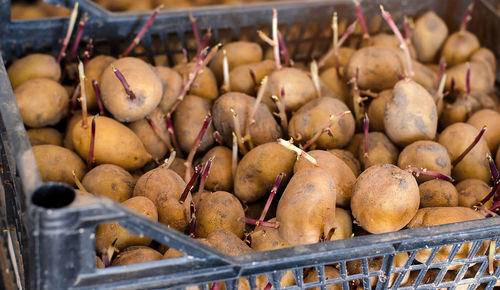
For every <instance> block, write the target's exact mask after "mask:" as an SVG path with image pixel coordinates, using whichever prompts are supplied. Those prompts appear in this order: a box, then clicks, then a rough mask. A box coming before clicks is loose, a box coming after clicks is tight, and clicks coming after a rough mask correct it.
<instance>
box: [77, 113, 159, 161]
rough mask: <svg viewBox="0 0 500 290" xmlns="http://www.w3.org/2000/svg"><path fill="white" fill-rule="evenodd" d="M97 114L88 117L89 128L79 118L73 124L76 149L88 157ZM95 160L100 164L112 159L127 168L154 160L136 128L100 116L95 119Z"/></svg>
mask: <svg viewBox="0 0 500 290" xmlns="http://www.w3.org/2000/svg"><path fill="white" fill-rule="evenodd" d="M92 119H93V117H88V118H87V124H88V126H87V128H83V126H82V122H81V121H79V122H78V123H77V124H75V125H74V126H73V132H72V135H73V145H74V147H75V151H76V152H77V153H78V154H79V155H80V156H81V157H82V158H85V159H86V158H87V156H88V154H89V150H90V137H91V127H92V126H91V124H92ZM95 124H96V125H95V127H96V130H95V144H94V161H95V163H96V164H103V163H111V164H115V165H118V166H120V167H122V168H123V169H126V170H135V169H138V168H141V167H143V166H144V165H145V164H146V163H147V162H148V161H150V160H151V155H150V154H149V153H148V152H147V151H146V149H145V148H144V145H143V144H142V142H141V140H140V139H139V138H138V137H137V135H135V134H134V132H133V131H132V130H130V129H129V128H127V127H126V126H125V125H123V124H121V123H120V122H118V121H116V120H114V119H111V118H108V117H101V116H99V117H98V118H97V119H96V120H95Z"/></svg>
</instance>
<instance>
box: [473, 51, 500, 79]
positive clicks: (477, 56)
mask: <svg viewBox="0 0 500 290" xmlns="http://www.w3.org/2000/svg"><path fill="white" fill-rule="evenodd" d="M470 61H471V62H476V61H477V62H483V63H484V64H485V65H487V66H488V67H489V68H490V71H491V74H492V75H496V73H497V59H496V57H495V54H494V53H493V52H492V51H491V50H489V49H488V48H486V47H481V48H480V49H478V50H476V52H474V53H473V54H472V55H471V57H470Z"/></svg>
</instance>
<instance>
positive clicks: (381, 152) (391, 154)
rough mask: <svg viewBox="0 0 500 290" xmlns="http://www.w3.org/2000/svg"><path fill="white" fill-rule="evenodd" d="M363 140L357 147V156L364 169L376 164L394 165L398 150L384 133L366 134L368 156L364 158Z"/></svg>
mask: <svg viewBox="0 0 500 290" xmlns="http://www.w3.org/2000/svg"><path fill="white" fill-rule="evenodd" d="M364 154H365V139H364V138H362V139H361V142H360V143H359V146H358V153H357V156H358V158H359V160H360V163H361V166H362V167H363V168H364V169H366V168H368V167H371V166H373V165H377V164H396V161H397V159H398V154H399V150H398V148H397V147H396V146H395V145H394V144H392V142H391V140H389V138H387V136H386V135H385V134H384V133H381V132H371V133H368V156H366V158H365V155H364Z"/></svg>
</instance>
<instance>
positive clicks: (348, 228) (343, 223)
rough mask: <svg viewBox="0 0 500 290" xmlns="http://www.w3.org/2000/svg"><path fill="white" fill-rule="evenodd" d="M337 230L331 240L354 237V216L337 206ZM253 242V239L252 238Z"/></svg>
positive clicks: (334, 224) (335, 227)
mask: <svg viewBox="0 0 500 290" xmlns="http://www.w3.org/2000/svg"><path fill="white" fill-rule="evenodd" d="M333 227H334V229H335V231H334V232H333V235H332V237H331V238H330V241H336V240H342V239H348V238H350V237H352V218H351V213H350V212H349V211H348V210H345V209H342V208H339V207H337V208H335V222H334V223H333ZM252 242H253V240H252Z"/></svg>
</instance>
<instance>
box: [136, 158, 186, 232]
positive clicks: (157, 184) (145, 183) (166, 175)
mask: <svg viewBox="0 0 500 290" xmlns="http://www.w3.org/2000/svg"><path fill="white" fill-rule="evenodd" d="M185 187H186V183H185V182H184V180H183V179H182V178H181V177H180V176H179V175H178V174H177V173H175V172H174V171H172V170H170V169H166V168H164V167H162V166H160V167H157V168H155V169H153V170H150V171H148V172H146V173H145V174H144V175H142V176H141V177H140V178H139V179H138V180H137V183H136V185H135V187H134V193H133V196H145V197H147V198H149V199H150V200H151V201H153V203H154V204H155V205H156V208H157V209H158V221H159V222H160V223H162V224H165V225H167V226H169V227H171V228H174V229H176V230H178V231H180V232H184V230H185V229H186V227H187V226H188V224H189V220H190V219H191V215H190V214H189V204H190V202H191V193H188V195H187V197H186V200H185V201H184V203H182V204H181V203H180V202H179V199H180V197H181V195H182V193H183V192H184V188H185Z"/></svg>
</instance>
